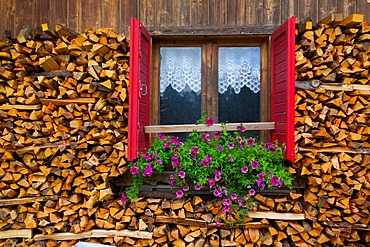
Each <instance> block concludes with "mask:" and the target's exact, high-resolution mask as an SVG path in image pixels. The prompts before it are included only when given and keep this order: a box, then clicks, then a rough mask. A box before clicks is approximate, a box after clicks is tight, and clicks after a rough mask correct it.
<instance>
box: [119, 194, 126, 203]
mask: <svg viewBox="0 0 370 247" xmlns="http://www.w3.org/2000/svg"><path fill="white" fill-rule="evenodd" d="M120 200H121V202H122V203H125V202H126V200H127V197H126V195H125V194H123V193H122V197H121V199H120Z"/></svg>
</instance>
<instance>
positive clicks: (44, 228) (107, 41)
mask: <svg viewBox="0 0 370 247" xmlns="http://www.w3.org/2000/svg"><path fill="white" fill-rule="evenodd" d="M43 29H44V34H43V36H45V33H47V34H49V35H50V36H52V37H53V38H51V37H49V38H47V39H44V38H40V35H41V34H40V33H37V32H32V33H31V32H30V29H29V27H25V28H24V29H23V30H22V31H21V33H20V35H19V36H18V38H17V40H11V39H7V38H2V39H1V40H0V102H1V103H0V104H1V105H0V156H1V163H0V164H1V165H0V178H1V181H0V199H2V200H1V201H2V202H0V203H1V208H0V212H1V213H0V229H1V230H7V229H23V228H37V229H38V230H40V232H42V233H45V234H50V233H53V232H56V231H60V232H66V231H69V232H82V231H86V230H88V229H90V228H92V227H94V226H96V227H98V228H100V227H102V228H107V226H106V225H109V221H108V222H104V224H103V223H101V222H100V221H99V220H98V219H100V218H101V217H100V214H101V212H100V211H99V210H98V206H99V205H100V204H102V203H104V202H105V201H107V200H109V199H111V198H112V197H114V196H115V197H116V198H117V193H116V192H117V191H114V190H115V188H114V187H113V186H112V182H111V181H110V180H111V178H113V177H117V176H118V175H121V174H123V173H124V172H125V171H126V170H127V166H126V154H125V152H126V149H127V112H128V103H127V102H128V88H127V87H128V84H129V81H128V80H129V41H128V40H127V39H126V37H125V35H124V34H120V35H117V34H116V33H115V32H114V31H113V30H111V29H109V28H99V29H94V28H90V29H86V30H85V31H84V32H83V33H82V34H76V33H74V32H73V31H70V30H68V29H66V28H64V27H62V26H58V25H57V28H56V29H55V30H52V29H50V28H49V27H48V25H46V24H45V25H43ZM43 36H41V37H43ZM12 198H17V199H24V200H23V201H22V200H21V202H19V204H18V205H13V204H16V202H15V203H14V200H8V199H12ZM7 200H8V201H7ZM27 200H28V201H27ZM92 219H93V220H92ZM108 228H111V226H109V227H108Z"/></svg>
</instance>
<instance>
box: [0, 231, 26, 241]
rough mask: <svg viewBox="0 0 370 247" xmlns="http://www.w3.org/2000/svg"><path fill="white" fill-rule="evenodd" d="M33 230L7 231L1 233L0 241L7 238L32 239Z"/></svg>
mask: <svg viewBox="0 0 370 247" xmlns="http://www.w3.org/2000/svg"><path fill="white" fill-rule="evenodd" d="M32 236H33V230H32V229H17V230H5V231H0V239H7V238H32Z"/></svg>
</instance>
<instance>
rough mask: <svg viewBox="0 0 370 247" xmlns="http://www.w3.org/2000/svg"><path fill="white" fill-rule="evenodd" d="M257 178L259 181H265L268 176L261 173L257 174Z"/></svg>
mask: <svg viewBox="0 0 370 247" xmlns="http://www.w3.org/2000/svg"><path fill="white" fill-rule="evenodd" d="M257 177H258V178H259V179H261V180H263V179H264V178H265V177H266V174H264V173H259V174H257Z"/></svg>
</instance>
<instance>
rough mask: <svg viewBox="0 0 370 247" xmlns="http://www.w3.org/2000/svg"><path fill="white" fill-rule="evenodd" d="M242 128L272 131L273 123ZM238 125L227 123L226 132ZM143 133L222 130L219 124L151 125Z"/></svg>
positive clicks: (245, 124) (249, 125) (246, 125)
mask: <svg viewBox="0 0 370 247" xmlns="http://www.w3.org/2000/svg"><path fill="white" fill-rule="evenodd" d="M242 125H243V127H245V128H246V129H247V130H274V129H275V123H273V122H260V123H242ZM237 126H240V123H239V124H238V123H228V124H226V125H225V127H226V130H227V131H232V130H236V127H237ZM144 128H145V133H171V132H192V131H193V130H197V131H220V130H222V129H223V128H222V125H221V124H214V125H212V126H207V125H196V124H183V125H152V126H145V127H144Z"/></svg>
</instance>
